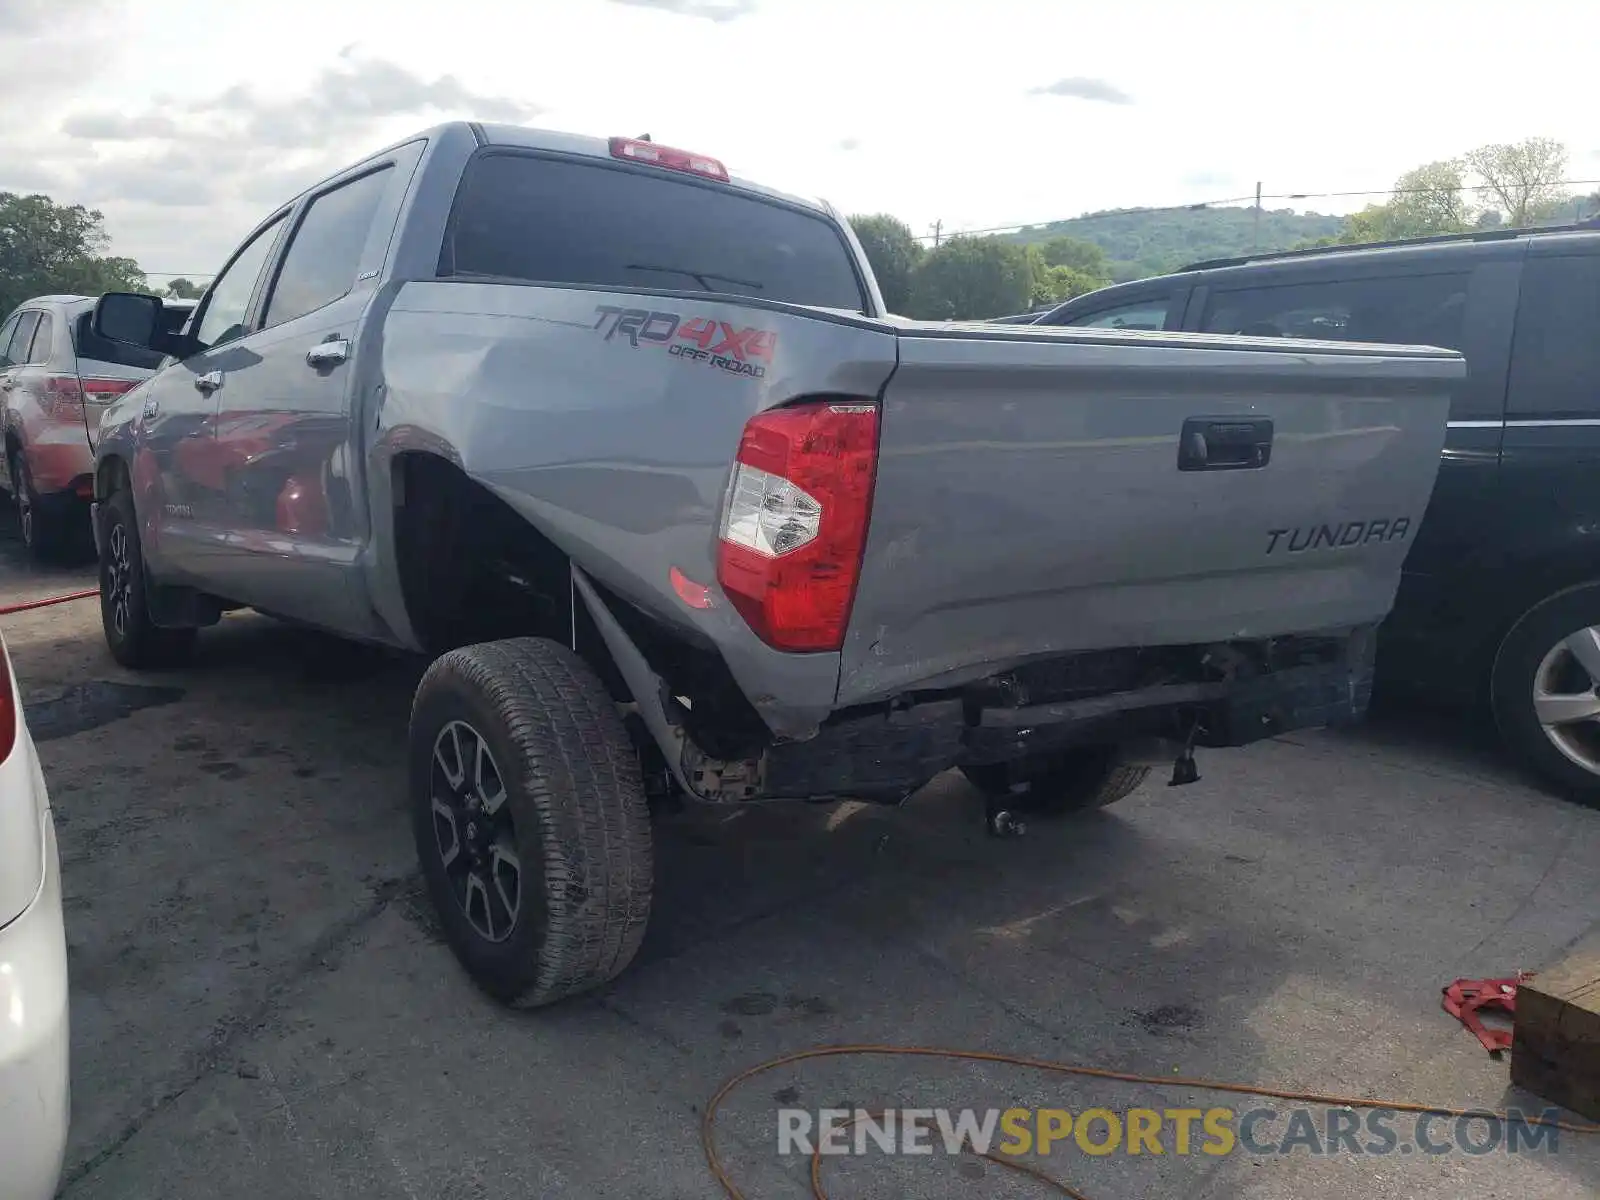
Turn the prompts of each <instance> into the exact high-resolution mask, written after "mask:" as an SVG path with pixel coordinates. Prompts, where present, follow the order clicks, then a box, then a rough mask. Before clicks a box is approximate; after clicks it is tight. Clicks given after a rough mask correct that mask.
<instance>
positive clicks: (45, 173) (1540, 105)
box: [0, 0, 1600, 274]
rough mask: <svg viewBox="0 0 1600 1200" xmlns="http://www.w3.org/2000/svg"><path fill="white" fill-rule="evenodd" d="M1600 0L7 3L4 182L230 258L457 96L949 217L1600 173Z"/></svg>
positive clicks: (147, 235) (164, 249)
mask: <svg viewBox="0 0 1600 1200" xmlns="http://www.w3.org/2000/svg"><path fill="white" fill-rule="evenodd" d="M1591 2H1592V0H1591ZM1588 10H1589V4H1586V3H1581V2H1579V0H1573V2H1572V3H1569V4H1565V5H1564V4H1561V3H1544V4H1541V3H1538V2H1537V0H1534V2H1530V3H1526V4H1523V5H1521V6H1520V7H1518V8H1517V10H1516V14H1515V17H1514V18H1513V19H1510V20H1503V21H1491V20H1487V19H1485V20H1478V19H1468V18H1467V17H1466V16H1465V15H1464V13H1463V9H1462V6H1461V5H1460V4H1459V3H1455V4H1433V3H1425V2H1423V0H1386V2H1384V3H1367V2H1365V0H1337V2H1336V3H1329V2H1328V0H1322V2H1321V3H1315V4H1313V3H1301V2H1299V0H1276V2H1271V3H1257V2H1254V0H1203V2H1202V0H1190V2H1188V3H1183V2H1179V0H1118V2H1117V3H1115V4H1109V3H1104V2H1103V0H1094V2H1090V0H984V2H982V3H973V2H972V0H450V2H449V3H445V4H435V3H421V2H418V3H414V4H412V3H408V2H407V0H337V3H330V2H329V0H269V2H267V3H260V2H256V3H245V4H221V3H217V2H216V0H0V190H11V191H43V192H46V193H47V194H49V195H51V196H52V197H53V198H55V199H56V200H58V201H63V202H71V203H83V204H87V205H90V206H91V207H94V208H98V209H100V210H101V211H103V212H104V213H105V215H106V224H107V228H108V229H109V231H110V233H111V234H112V237H113V239H114V250H115V252H116V253H120V254H126V255H130V256H132V257H134V258H136V259H138V260H139V262H140V263H141V264H142V265H143V266H144V267H145V268H146V269H147V270H149V271H151V272H193V273H196V274H199V273H203V272H209V271H214V270H215V269H216V267H217V264H218V263H219V262H220V260H221V259H222V258H223V257H224V256H225V255H226V253H227V251H228V250H229V249H230V248H231V247H232V246H233V245H234V243H235V242H236V241H237V240H238V238H239V237H240V235H241V234H242V233H243V232H244V231H245V230H246V229H247V227H248V226H250V225H252V224H254V223H255V221H257V220H258V219H260V218H261V217H262V216H264V215H266V211H267V210H268V209H269V208H270V207H271V206H272V205H273V204H275V203H277V202H279V201H281V200H284V199H287V198H288V197H290V196H292V195H293V194H294V193H295V192H297V191H298V190H300V188H301V187H302V186H304V185H305V184H307V183H309V182H312V181H314V180H315V179H316V178H318V177H319V176H320V175H322V174H324V173H326V172H327V171H329V170H331V169H332V168H334V167H337V166H340V165H342V164H343V163H345V162H347V161H351V160H354V159H355V158H358V157H360V156H361V155H363V154H365V153H366V152H368V151H370V150H374V149H377V148H378V147H379V146H381V145H383V144H385V143H387V142H389V141H393V140H395V139H397V138H399V137H402V136H404V135H406V134H408V133H411V132H413V131H415V130H417V129H420V128H423V127H425V126H427V125H429V124H432V123H434V122H436V121H438V120H441V119H445V118H449V117H457V116H478V117H480V118H483V119H486V120H510V121H518V122H522V123H525V124H534V125H543V126H547V127H551V128H557V129H565V130H574V131H579V132H586V133H593V134H600V135H610V134H619V133H620V134H638V133H644V132H648V133H650V134H651V135H653V136H654V138H655V139H656V140H657V141H658V142H664V143H667V144H671V145H678V146H683V147H686V148H689V149H693V150H698V151H703V152H705V153H709V154H714V155H717V156H719V157H721V158H722V159H723V160H724V161H726V162H727V163H728V164H729V165H730V167H731V168H732V169H733V170H734V172H735V173H736V174H740V175H744V176H747V177H750V178H753V179H758V180H761V181H762V182H765V183H771V184H774V185H776V186H779V187H783V188H786V189H788V190H791V191H795V192H801V193H805V194H812V195H824V196H827V197H828V198H830V199H832V200H833V201H834V202H835V203H837V204H839V205H841V206H842V207H844V208H845V209H846V210H848V211H888V212H893V213H895V214H897V215H899V216H900V217H902V218H903V219H905V220H906V221H908V222H909V223H910V224H911V225H912V226H913V228H915V229H916V230H918V232H923V231H925V230H926V229H927V228H928V227H930V226H931V225H932V223H933V222H934V221H936V220H937V221H942V222H943V227H944V228H945V229H946V230H951V229H963V228H966V229H974V228H986V227H991V226H999V225H1006V224H1013V223H1017V222H1024V221H1026V222H1037V221H1045V220H1050V219H1053V218H1059V217H1066V216H1073V215H1076V214H1078V213H1080V212H1083V211H1086V210H1092V209H1097V208H1108V207H1117V206H1132V205H1162V204H1181V203H1192V202H1196V201H1202V200H1215V199H1222V198H1228V197H1235V196H1239V195H1245V194H1248V193H1250V192H1251V191H1252V190H1253V189H1254V187H1255V184H1256V181H1257V180H1261V181H1263V183H1264V184H1265V190H1266V192H1267V193H1268V194H1269V195H1271V194H1273V193H1323V192H1345V191H1357V190H1362V189H1380V188H1383V187H1385V186H1387V185H1388V184H1389V183H1390V182H1392V180H1393V179H1394V177H1395V176H1396V175H1397V174H1399V173H1400V172H1401V171H1404V170H1406V169H1408V168H1409V167H1412V166H1415V165H1417V164H1419V163H1421V162H1424V161H1427V160H1429V159H1434V158H1440V157H1446V156H1448V155H1451V154H1454V153H1458V152H1460V151H1462V150H1465V149H1468V148H1470V147H1472V146H1476V145H1479V144H1482V143H1484V142H1490V141H1506V140H1514V139H1518V138H1522V137H1526V136H1530V135H1535V134H1537V135H1542V136H1548V137H1555V138H1558V139H1560V140H1562V141H1564V142H1566V143H1567V145H1568V146H1569V147H1570V148H1571V151H1572V161H1571V169H1570V170H1569V172H1568V174H1569V175H1570V176H1572V177H1573V178H1575V179H1596V178H1600V132H1597V126H1596V124H1595V120H1594V112H1595V102H1594V93H1593V88H1592V85H1591V82H1590V80H1591V79H1592V70H1593V40H1594V39H1593V37H1592V36H1585V35H1583V34H1582V32H1581V31H1583V30H1587V29H1588V28H1589V26H1590V25H1591V24H1592V22H1591V19H1590V18H1591V16H1592V13H1589V12H1588ZM1586 14H1587V15H1586ZM1563 29H1567V30H1569V31H1578V32H1574V33H1572V34H1571V35H1570V36H1564V35H1563V33H1562V30H1563ZM1585 190H1592V189H1585ZM1290 203H1291V202H1289V201H1282V202H1278V206H1289V205H1290ZM1292 203H1293V206H1295V207H1302V208H1306V207H1310V208H1318V209H1321V210H1322V211H1347V210H1348V209H1350V208H1351V207H1358V206H1359V205H1360V203H1362V199H1361V198H1344V199H1307V200H1304V201H1294V202H1292ZM1269 206H1270V205H1269Z"/></svg>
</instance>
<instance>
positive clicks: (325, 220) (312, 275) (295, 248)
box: [261, 167, 393, 329]
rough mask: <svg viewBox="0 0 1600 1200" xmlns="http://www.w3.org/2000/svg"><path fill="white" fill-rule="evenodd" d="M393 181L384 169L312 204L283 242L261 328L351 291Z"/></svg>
mask: <svg viewBox="0 0 1600 1200" xmlns="http://www.w3.org/2000/svg"><path fill="white" fill-rule="evenodd" d="M392 177H393V171H392V168H389V167H384V168H383V169H382V170H379V171H374V172H373V173H372V174H370V175H363V176H361V178H359V179H352V180H351V181H350V182H349V183H345V184H341V185H339V186H338V187H336V188H334V189H333V190H332V191H330V192H324V193H322V195H320V196H318V197H316V199H314V200H312V201H311V203H310V205H309V206H307V208H306V211H305V215H304V216H302V217H301V218H300V224H299V225H298V226H297V227H296V229H295V231H294V236H293V237H292V238H291V239H290V240H289V249H288V250H287V251H286V252H285V253H284V256H283V266H282V267H281V268H279V270H278V279H277V282H276V283H274V284H273V285H272V296H271V298H270V299H269V300H268V301H267V311H266V315H265V317H264V319H263V320H262V323H261V327H262V328H263V329H266V328H269V327H270V326H273V325H282V324H283V323H284V322H285V321H292V320H294V319H295V318H296V317H303V316H305V315H306V314H307V313H308V312H314V311H315V310H317V309H319V308H321V307H322V306H323V305H325V304H332V303H333V302H334V301H335V300H337V299H339V298H340V297H341V296H345V295H348V294H349V292H350V289H351V288H353V287H354V286H355V282H356V270H357V269H358V267H359V266H360V263H361V252H362V251H363V250H364V249H365V248H366V245H367V234H368V233H370V232H371V230H372V219H373V217H374V216H375V215H376V213H377V211H378V205H379V203H380V202H381V201H382V200H383V193H384V189H385V188H387V187H388V186H389V180H390V179H391V178H392Z"/></svg>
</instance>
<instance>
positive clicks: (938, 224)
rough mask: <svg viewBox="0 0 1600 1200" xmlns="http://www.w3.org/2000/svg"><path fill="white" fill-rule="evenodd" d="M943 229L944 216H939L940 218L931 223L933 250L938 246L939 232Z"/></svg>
mask: <svg viewBox="0 0 1600 1200" xmlns="http://www.w3.org/2000/svg"><path fill="white" fill-rule="evenodd" d="M943 229H944V218H943V217H941V218H939V220H937V221H935V222H934V223H933V248H934V249H935V250H937V249H938V248H939V233H940V231H941V230H943Z"/></svg>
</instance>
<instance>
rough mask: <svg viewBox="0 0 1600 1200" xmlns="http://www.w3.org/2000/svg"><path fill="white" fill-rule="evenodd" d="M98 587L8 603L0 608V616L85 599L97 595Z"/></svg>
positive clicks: (98, 592)
mask: <svg viewBox="0 0 1600 1200" xmlns="http://www.w3.org/2000/svg"><path fill="white" fill-rule="evenodd" d="M99 594H100V589H99V588H85V589H84V590H83V591H81V592H68V593H67V594H66V595H64V596H48V597H46V598H45V599H43V600H29V601H28V602H27V603H26V604H8V605H6V607H4V608H0V617H5V616H10V615H11V614H12V613H19V612H27V611H28V610H29V609H34V608H49V607H50V606H51V605H52V604H66V603H68V602H69V601H72V600H87V599H88V598H89V597H90V596H98V595H99Z"/></svg>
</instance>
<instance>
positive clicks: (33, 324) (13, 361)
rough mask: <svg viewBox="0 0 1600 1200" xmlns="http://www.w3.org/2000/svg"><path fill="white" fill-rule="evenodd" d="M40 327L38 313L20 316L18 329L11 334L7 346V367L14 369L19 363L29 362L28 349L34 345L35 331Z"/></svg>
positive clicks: (21, 314)
mask: <svg viewBox="0 0 1600 1200" xmlns="http://www.w3.org/2000/svg"><path fill="white" fill-rule="evenodd" d="M38 327H39V314H38V313H37V312H25V313H20V314H18V316H17V325H16V328H15V329H14V330H12V333H11V342H10V344H9V345H7V346H6V366H8V367H14V366H16V365H17V364H18V363H25V362H27V361H28V347H29V346H31V345H32V344H33V331H34V330H35V329H37V328H38Z"/></svg>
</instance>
